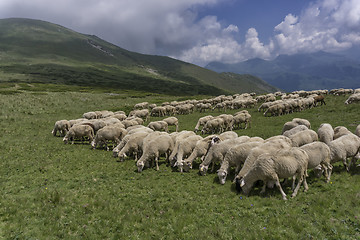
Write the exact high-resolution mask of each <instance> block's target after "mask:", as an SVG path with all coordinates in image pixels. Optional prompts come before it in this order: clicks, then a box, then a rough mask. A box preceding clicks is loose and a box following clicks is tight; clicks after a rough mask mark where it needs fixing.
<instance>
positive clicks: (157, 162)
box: [155, 156, 159, 171]
mask: <svg viewBox="0 0 360 240" xmlns="http://www.w3.org/2000/svg"><path fill="white" fill-rule="evenodd" d="M158 160H159V159H158V157H157V156H156V157H155V164H156V171H159V161H158Z"/></svg>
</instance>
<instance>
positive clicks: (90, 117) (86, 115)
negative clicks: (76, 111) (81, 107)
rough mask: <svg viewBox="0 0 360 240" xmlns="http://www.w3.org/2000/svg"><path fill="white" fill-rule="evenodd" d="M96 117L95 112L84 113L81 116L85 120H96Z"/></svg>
mask: <svg viewBox="0 0 360 240" xmlns="http://www.w3.org/2000/svg"><path fill="white" fill-rule="evenodd" d="M97 116H98V115H97V114H96V113H95V112H86V113H84V114H83V115H82V117H83V118H86V119H89V120H90V119H96V118H98V117H97Z"/></svg>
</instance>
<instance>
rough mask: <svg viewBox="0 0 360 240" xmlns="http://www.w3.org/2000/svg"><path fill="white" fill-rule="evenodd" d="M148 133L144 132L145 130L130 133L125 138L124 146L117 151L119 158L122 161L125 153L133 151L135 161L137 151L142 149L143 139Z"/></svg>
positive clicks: (128, 153)
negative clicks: (127, 137) (126, 138)
mask: <svg viewBox="0 0 360 240" xmlns="http://www.w3.org/2000/svg"><path fill="white" fill-rule="evenodd" d="M148 134H149V132H146V131H139V132H136V133H134V134H131V136H130V138H129V139H128V140H127V142H126V144H125V146H124V147H123V148H122V149H121V151H120V152H119V153H118V157H119V160H120V161H121V162H122V161H124V160H125V158H126V157H127V155H130V154H131V153H134V155H135V161H137V160H138V153H139V152H140V151H141V149H142V144H143V140H144V138H145V137H146V136H147V135H148Z"/></svg>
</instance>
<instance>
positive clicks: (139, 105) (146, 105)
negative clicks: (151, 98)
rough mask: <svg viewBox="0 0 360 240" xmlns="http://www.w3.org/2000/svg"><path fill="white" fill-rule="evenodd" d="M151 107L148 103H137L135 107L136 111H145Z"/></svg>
mask: <svg viewBox="0 0 360 240" xmlns="http://www.w3.org/2000/svg"><path fill="white" fill-rule="evenodd" d="M148 106H149V103H148V102H141V103H137V104H135V106H134V109H145V108H147V107H148Z"/></svg>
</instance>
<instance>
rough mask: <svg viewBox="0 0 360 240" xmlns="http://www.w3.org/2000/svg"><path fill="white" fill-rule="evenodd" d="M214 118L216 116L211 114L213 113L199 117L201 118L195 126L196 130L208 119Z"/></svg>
mask: <svg viewBox="0 0 360 240" xmlns="http://www.w3.org/2000/svg"><path fill="white" fill-rule="evenodd" d="M213 118H214V117H213V116H211V115H208V116H205V117H201V118H199V120H198V122H197V124H196V126H195V130H194V132H197V131H199V128H200V127H201V126H204V125H205V124H206V122H207V121H209V120H211V119H213Z"/></svg>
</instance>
